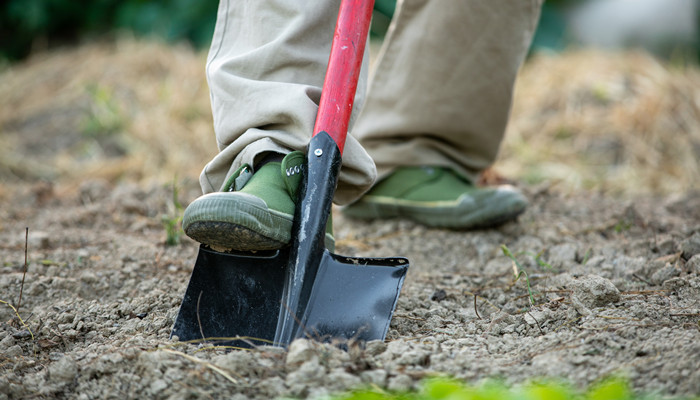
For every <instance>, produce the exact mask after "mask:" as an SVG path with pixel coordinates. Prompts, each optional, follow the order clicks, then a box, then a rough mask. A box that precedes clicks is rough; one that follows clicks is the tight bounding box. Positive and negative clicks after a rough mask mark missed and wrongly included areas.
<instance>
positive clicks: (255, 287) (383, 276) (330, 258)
mask: <svg viewBox="0 0 700 400" xmlns="http://www.w3.org/2000/svg"><path fill="white" fill-rule="evenodd" d="M288 258H289V249H283V250H280V251H278V252H275V253H273V254H269V255H248V254H229V253H219V252H215V251H212V250H209V249H207V248H206V247H204V246H201V247H200V250H199V255H198V257H197V262H196V263H195V266H194V270H193V271H192V276H191V277H190V283H189V285H188V287H187V290H186V292H185V296H184V297H183V300H182V305H181V306H180V312H179V313H178V316H177V319H176V320H175V324H174V326H173V330H172V334H171V336H177V337H178V338H179V340H182V341H200V340H201V341H203V342H209V343H211V344H215V345H219V346H234V347H251V346H255V345H266V344H267V345H269V344H273V345H277V346H286V345H288V344H289V343H275V342H274V338H275V335H276V331H277V329H279V327H278V321H279V320H280V315H281V314H289V313H290V312H291V311H290V310H289V308H288V307H286V306H285V305H283V291H284V284H285V279H284V277H285V273H286V269H287V268H288V266H287V264H288ZM407 269H408V260H406V259H404V258H352V257H343V256H339V255H336V254H332V253H330V252H329V251H328V250H324V252H323V255H322V257H321V261H320V262H319V264H318V273H317V274H316V278H315V280H314V283H313V285H309V286H310V293H307V296H308V297H307V296H304V297H306V298H308V299H309V302H308V306H307V307H306V309H305V311H304V314H303V316H302V318H301V320H300V321H299V327H300V329H298V330H297V331H296V334H295V337H308V338H310V339H315V340H324V341H331V340H335V339H339V340H341V341H342V340H346V339H347V340H360V341H368V340H376V339H378V340H383V339H384V337H385V336H386V332H387V330H388V328H389V323H390V321H391V317H392V314H393V312H394V309H395V307H396V302H397V299H398V296H399V293H400V291H401V287H402V285H403V281H404V278H405V276H406V271H407ZM295 318H296V317H295ZM292 339H293V338H292Z"/></svg>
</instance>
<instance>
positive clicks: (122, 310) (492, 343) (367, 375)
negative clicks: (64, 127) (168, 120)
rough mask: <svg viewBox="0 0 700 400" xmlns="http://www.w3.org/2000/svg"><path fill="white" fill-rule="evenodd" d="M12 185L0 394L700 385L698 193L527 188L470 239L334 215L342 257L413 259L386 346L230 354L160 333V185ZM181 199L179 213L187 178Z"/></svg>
mask: <svg viewBox="0 0 700 400" xmlns="http://www.w3.org/2000/svg"><path fill="white" fill-rule="evenodd" d="M11 189H12V190H11V191H10V192H6V193H4V196H3V204H5V205H11V207H5V206H4V207H3V208H2V211H0V216H1V219H0V220H1V221H2V230H1V231H0V238H1V240H0V243H1V245H0V259H2V267H1V268H2V274H1V275H0V293H2V300H4V301H7V302H11V303H13V304H14V305H17V302H18V297H19V295H20V292H22V301H21V304H20V305H19V310H18V311H19V314H20V315H21V316H22V321H20V320H19V319H18V318H17V317H16V315H15V313H14V311H13V310H12V308H10V307H9V306H5V304H2V305H3V307H1V308H0V321H2V322H0V327H1V329H0V353H1V354H2V364H0V368H1V369H0V372H1V375H0V398H79V399H97V398H120V399H122V398H144V397H147V398H174V399H179V398H210V397H211V398H221V397H227V398H234V399H243V398H259V399H268V398H277V397H284V396H288V397H301V398H305V397H311V398H313V397H319V396H323V395H327V394H329V393H336V392H338V391H344V390H347V389H351V388H357V387H361V386H363V385H378V386H379V387H386V388H389V389H410V388H414V387H416V386H417V385H418V383H419V382H420V380H421V379H422V378H424V377H428V376H434V375H439V374H445V375H449V376H454V377H458V378H461V379H465V380H467V381H470V382H476V381H479V380H481V379H485V378H494V377H495V378H501V379H504V380H505V381H507V382H508V383H513V384H517V383H521V382H524V381H526V380H529V379H535V378H540V377H550V378H564V379H566V380H568V381H570V382H572V383H574V384H575V385H578V386H579V387H581V388H583V387H586V386H587V385H589V384H591V383H593V382H596V381H597V380H600V379H602V378H605V377H607V376H613V375H614V376H624V377H626V378H627V379H629V381H630V382H631V384H632V385H633V387H634V389H635V390H637V391H640V392H644V393H656V394H658V395H659V396H662V395H664V396H668V395H676V396H679V395H693V394H698V393H700V368H698V367H699V363H700V326H699V321H700V215H698V213H699V212H700V196H698V194H697V193H689V194H686V195H683V196H680V197H665V198H653V199H650V198H648V197H645V198H643V199H637V200H634V199H633V200H628V201H620V200H619V199H613V198H608V197H606V196H603V195H600V194H591V193H579V194H573V195H572V194H568V195H564V194H561V193H557V192H556V191H553V190H551V188H549V187H547V186H539V187H524V188H523V189H524V190H525V192H526V194H527V195H528V197H529V199H530V201H531V205H530V207H529V208H528V210H527V211H526V213H525V214H524V215H522V216H521V217H520V218H519V220H518V221H517V222H513V223H509V224H506V225H504V226H501V227H500V228H497V229H488V230H479V231H470V232H456V231H444V230H435V229H428V228H425V227H422V226H420V225H416V224H414V223H411V222H408V221H401V220H390V221H373V222H360V221H354V220H348V219H346V218H344V217H343V216H342V215H341V214H340V213H338V212H337V211H334V212H335V214H336V215H335V218H336V226H337V229H336V230H337V233H336V234H337V237H338V249H337V250H338V253H340V254H348V255H365V256H388V255H399V254H400V255H405V256H407V257H408V258H409V259H410V261H411V267H410V272H409V275H408V277H407V279H406V282H405V286H404V288H403V292H402V294H401V297H400V299H399V302H398V306H397V309H396V313H395V315H394V318H393V321H392V323H391V327H390V330H389V332H388V337H387V339H386V341H385V342H380V341H376V342H370V343H367V344H366V345H365V346H360V345H357V344H351V345H350V346H349V348H348V349H347V350H342V349H339V348H337V347H334V346H333V345H330V344H320V343H317V342H314V341H307V340H298V341H296V342H294V343H293V344H292V345H291V346H290V347H289V349H288V351H285V350H283V349H280V348H274V347H260V348H256V349H254V350H232V351H227V350H220V349H212V348H210V347H208V346H206V345H204V344H199V345H195V344H182V343H178V342H173V341H171V340H170V339H169V335H170V330H171V327H172V324H173V320H174V318H175V316H176V313H177V310H178V307H179V303H180V300H181V297H182V295H183V292H184V289H185V285H186V283H187V281H188V278H189V274H190V271H191V268H192V266H193V263H194V258H195V256H196V251H197V245H196V243H194V242H192V241H190V240H188V239H183V240H182V241H181V243H180V244H179V245H176V246H166V245H165V244H164V239H165V234H164V230H163V225H162V222H161V216H162V215H163V214H167V213H168V207H169V204H170V202H171V196H172V193H171V189H170V188H168V187H163V186H156V187H153V188H150V189H143V188H142V187H140V186H139V185H133V184H120V185H116V186H112V185H110V184H108V183H106V182H104V181H87V182H85V183H83V184H82V185H81V186H80V188H79V190H77V191H76V192H75V193H74V194H61V193H58V192H57V190H56V189H54V188H53V187H52V186H51V185H48V184H33V185H16V186H13V187H12V188H11ZM183 192H184V193H182V194H181V196H182V197H183V199H184V200H183V202H184V203H185V204H186V203H187V201H191V200H192V199H193V198H194V197H196V195H197V188H196V186H194V185H192V187H190V188H189V189H188V190H184V191H183ZM26 227H29V234H28V238H25V234H26V230H25V228H26ZM25 239H26V243H27V244H28V251H27V255H28V261H27V267H28V268H27V273H26V276H25V275H24V273H23V269H24V265H25V264H24V249H25ZM503 245H504V246H506V248H507V249H508V250H510V252H511V253H512V254H513V256H514V257H515V259H516V260H517V261H518V263H517V264H515V263H514V262H513V259H512V258H509V257H507V256H505V255H504V253H503V251H502V246H503ZM514 268H518V269H522V270H524V271H526V273H527V278H528V279H525V277H524V276H521V278H520V279H518V280H517V281H516V280H515V275H514V272H515V270H514ZM23 281H24V285H23V286H22V282H23ZM528 282H529V285H530V287H531V293H532V300H534V304H532V300H531V299H530V296H529V291H528Z"/></svg>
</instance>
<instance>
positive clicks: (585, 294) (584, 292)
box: [572, 275, 620, 308]
mask: <svg viewBox="0 0 700 400" xmlns="http://www.w3.org/2000/svg"><path fill="white" fill-rule="evenodd" d="M572 285H573V287H574V292H573V295H572V296H573V299H575V301H578V302H580V303H581V304H582V305H583V306H585V307H588V308H594V307H603V306H606V305H608V304H610V303H614V302H616V301H618V300H620V291H619V290H617V288H616V287H615V285H614V284H613V283H612V282H610V280H608V279H605V278H603V277H601V276H598V275H588V276H586V277H583V278H581V279H578V280H575V281H573V282H572Z"/></svg>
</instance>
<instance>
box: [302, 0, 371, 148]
mask: <svg viewBox="0 0 700 400" xmlns="http://www.w3.org/2000/svg"><path fill="white" fill-rule="evenodd" d="M373 8H374V0H342V1H341V3H340V11H339V12H338V22H337V24H336V27H335V34H334V36H333V45H332V47H331V55H330V58H329V60H328V71H327V72H326V79H325V81H324V82H323V91H322V93H321V102H320V103H319V106H318V114H317V115H316V124H315V125H314V136H315V135H316V134H317V133H319V132H326V133H328V134H329V135H330V136H331V138H333V140H334V141H335V143H336V144H337V145H338V149H339V150H340V154H341V155H342V154H343V148H344V147H345V138H346V136H347V133H348V124H349V123H350V115H351V113H352V105H353V102H354V100H355V91H356V90H357V80H358V78H359V76H360V68H361V66H362V57H363V55H364V53H365V44H366V43H367V34H368V32H369V23H370V20H371V19H372V9H373Z"/></svg>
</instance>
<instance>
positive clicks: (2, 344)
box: [0, 335, 15, 350]
mask: <svg viewBox="0 0 700 400" xmlns="http://www.w3.org/2000/svg"><path fill="white" fill-rule="evenodd" d="M14 345H15V338H13V337H12V335H7V336H5V338H4V339H2V340H0V350H1V349H8V348H10V347H12V346H14Z"/></svg>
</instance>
